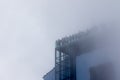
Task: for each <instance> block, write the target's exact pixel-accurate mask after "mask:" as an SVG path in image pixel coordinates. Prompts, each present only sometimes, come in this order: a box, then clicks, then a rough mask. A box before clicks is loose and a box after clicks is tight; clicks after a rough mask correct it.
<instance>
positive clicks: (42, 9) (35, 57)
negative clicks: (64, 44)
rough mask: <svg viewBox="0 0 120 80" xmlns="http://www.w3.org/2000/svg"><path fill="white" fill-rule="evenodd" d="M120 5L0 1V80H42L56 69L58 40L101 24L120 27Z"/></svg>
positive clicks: (86, 0) (81, 0) (109, 1)
mask: <svg viewBox="0 0 120 80" xmlns="http://www.w3.org/2000/svg"><path fill="white" fill-rule="evenodd" d="M119 5H120V1H119V0H99V1H96V0H91V1H90V0H74V1H73V0H29V1H28V0H0V79H1V80H43V79H42V77H43V76H44V75H45V74H46V73H47V72H48V71H49V70H51V69H52V68H53V67H54V47H55V40H57V39H58V38H61V37H64V36H66V35H70V34H74V33H77V32H78V31H83V30H86V29H88V28H91V27H93V26H100V25H101V24H109V25H113V26H114V25H117V26H119V21H120V16H119V14H120V10H119V8H120V6H119ZM113 28H114V27H113ZM118 32H119V30H118ZM115 40H118V39H115ZM113 41H114V40H113ZM113 41H112V42H113ZM118 42H119V41H118Z"/></svg>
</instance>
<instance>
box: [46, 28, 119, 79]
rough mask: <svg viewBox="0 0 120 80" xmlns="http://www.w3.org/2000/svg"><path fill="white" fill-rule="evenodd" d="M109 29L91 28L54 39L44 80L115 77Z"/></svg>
mask: <svg viewBox="0 0 120 80" xmlns="http://www.w3.org/2000/svg"><path fill="white" fill-rule="evenodd" d="M109 32H110V30H107V31H106V29H104V30H103V29H102V28H93V29H91V30H88V31H85V32H80V33H77V34H74V35H71V36H68V37H64V38H62V39H59V40H57V41H56V47H55V67H54V69H52V70H51V71H50V72H48V73H47V74H46V75H45V76H44V80H117V78H118V76H117V75H116V74H118V75H119V73H117V72H116V71H118V70H116V68H115V65H116V63H115V62H114V61H115V60H114V59H113V58H112V57H111V55H110V54H111V53H112V51H111V50H110V47H109V48H108V46H110V45H108V44H110V43H111V42H110V41H109V35H108V33H109Z"/></svg>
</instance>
